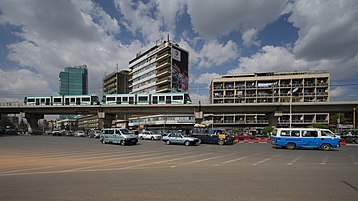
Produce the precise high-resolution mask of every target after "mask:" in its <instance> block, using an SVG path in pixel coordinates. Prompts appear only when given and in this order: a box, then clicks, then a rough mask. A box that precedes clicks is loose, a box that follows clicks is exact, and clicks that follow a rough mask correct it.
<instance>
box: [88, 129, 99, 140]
mask: <svg viewBox="0 0 358 201" xmlns="http://www.w3.org/2000/svg"><path fill="white" fill-rule="evenodd" d="M101 134H102V132H101V131H100V130H91V131H90V132H89V134H88V137H89V138H100V136H101Z"/></svg>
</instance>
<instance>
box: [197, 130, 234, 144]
mask: <svg viewBox="0 0 358 201" xmlns="http://www.w3.org/2000/svg"><path fill="white" fill-rule="evenodd" d="M191 136H192V137H196V138H199V139H200V140H201V143H203V144H204V143H205V144H219V145H224V144H234V140H235V136H234V135H233V134H229V133H227V132H226V130H224V129H219V128H202V127H200V128H194V129H193V130H192V134H191Z"/></svg>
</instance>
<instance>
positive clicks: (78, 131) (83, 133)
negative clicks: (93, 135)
mask: <svg viewBox="0 0 358 201" xmlns="http://www.w3.org/2000/svg"><path fill="white" fill-rule="evenodd" d="M75 137H86V133H85V132H84V131H83V130H77V131H76V132H75Z"/></svg>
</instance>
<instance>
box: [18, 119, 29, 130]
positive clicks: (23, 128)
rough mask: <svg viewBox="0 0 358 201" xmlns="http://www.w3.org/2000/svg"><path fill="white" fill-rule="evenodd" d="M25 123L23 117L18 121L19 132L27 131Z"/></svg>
mask: <svg viewBox="0 0 358 201" xmlns="http://www.w3.org/2000/svg"><path fill="white" fill-rule="evenodd" d="M27 128H28V127H27V124H26V123H25V121H24V119H21V121H20V123H19V129H20V131H21V132H27Z"/></svg>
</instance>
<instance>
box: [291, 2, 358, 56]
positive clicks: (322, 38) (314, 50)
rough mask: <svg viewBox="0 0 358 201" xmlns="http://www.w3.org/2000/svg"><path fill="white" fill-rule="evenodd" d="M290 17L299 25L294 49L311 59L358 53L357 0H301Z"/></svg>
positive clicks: (294, 23) (300, 54) (295, 5)
mask: <svg viewBox="0 0 358 201" xmlns="http://www.w3.org/2000/svg"><path fill="white" fill-rule="evenodd" d="M291 12H292V15H291V16H290V17H289V21H290V22H292V23H293V25H294V26H295V27H297V28H298V29H299V32H298V34H299V38H298V40H297V41H296V43H295V47H294V49H293V52H294V53H295V56H296V57H298V58H305V59H308V60H321V59H328V60H333V59H342V60H347V59H351V58H353V57H355V56H356V55H357V54H358V45H357V44H358V37H357V36H358V21H357V19H358V3H357V1H355V0H346V1H336V0H326V1H319V0H300V1H295V2H294V3H293V5H292V6H291Z"/></svg>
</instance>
